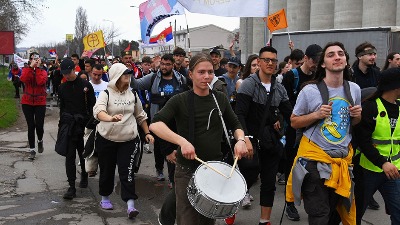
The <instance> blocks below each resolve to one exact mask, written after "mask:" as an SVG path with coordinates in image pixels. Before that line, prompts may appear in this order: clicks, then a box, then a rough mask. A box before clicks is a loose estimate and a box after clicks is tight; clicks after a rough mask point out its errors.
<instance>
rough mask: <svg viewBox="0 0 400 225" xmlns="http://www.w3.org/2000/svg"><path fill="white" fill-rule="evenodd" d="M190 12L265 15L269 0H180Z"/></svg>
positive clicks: (243, 15)
mask: <svg viewBox="0 0 400 225" xmlns="http://www.w3.org/2000/svg"><path fill="white" fill-rule="evenodd" d="M178 2H179V3H181V4H182V5H183V7H185V8H186V9H187V10H188V11H189V12H192V13H202V14H210V15H215V16H227V17H265V16H267V15H268V0H178Z"/></svg>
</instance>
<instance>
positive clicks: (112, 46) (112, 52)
mask: <svg viewBox="0 0 400 225" xmlns="http://www.w3.org/2000/svg"><path fill="white" fill-rule="evenodd" d="M103 21H107V22H111V23H112V27H111V57H112V58H114V21H111V20H106V19H103Z"/></svg>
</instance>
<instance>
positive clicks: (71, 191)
mask: <svg viewBox="0 0 400 225" xmlns="http://www.w3.org/2000/svg"><path fill="white" fill-rule="evenodd" d="M75 197H76V188H75V187H73V186H71V187H69V188H68V190H67V192H65V194H64V196H63V198H64V199H67V200H72V199H73V198H75Z"/></svg>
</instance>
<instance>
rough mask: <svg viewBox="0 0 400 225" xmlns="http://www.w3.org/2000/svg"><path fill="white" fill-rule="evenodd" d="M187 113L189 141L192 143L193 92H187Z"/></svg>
mask: <svg viewBox="0 0 400 225" xmlns="http://www.w3.org/2000/svg"><path fill="white" fill-rule="evenodd" d="M187 101H188V104H187V106H188V113H189V142H190V143H192V144H194V92H193V91H192V90H191V91H189V92H188V98H187Z"/></svg>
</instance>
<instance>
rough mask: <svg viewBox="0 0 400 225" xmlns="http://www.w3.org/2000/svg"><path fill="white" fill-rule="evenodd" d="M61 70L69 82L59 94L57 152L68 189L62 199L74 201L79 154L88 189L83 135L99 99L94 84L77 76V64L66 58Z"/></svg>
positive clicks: (83, 186) (83, 185)
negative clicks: (62, 158) (63, 164)
mask: <svg viewBox="0 0 400 225" xmlns="http://www.w3.org/2000/svg"><path fill="white" fill-rule="evenodd" d="M60 69H61V74H62V75H63V77H64V78H65V80H66V82H64V83H63V84H61V85H60V88H59V91H58V99H59V101H60V121H59V124H58V127H59V130H58V135H57V142H56V151H57V152H58V153H60V152H62V151H63V152H62V155H64V156H65V169H66V173H67V177H68V184H69V188H68V190H67V192H66V193H65V194H64V196H63V198H64V199H68V200H71V199H73V198H74V197H76V188H75V180H76V165H75V159H76V152H78V156H79V161H80V163H81V170H82V172H81V180H80V184H79V187H80V188H86V187H87V186H88V174H87V173H86V170H85V159H84V158H83V156H82V153H83V135H84V129H85V125H86V123H87V122H88V121H89V119H90V118H91V117H92V116H93V106H94V104H95V102H96V97H95V95H94V91H93V87H92V85H91V84H90V83H89V82H88V81H86V80H83V79H81V78H79V77H77V75H76V74H75V64H74V62H73V61H72V60H71V59H68V58H67V59H64V60H63V61H62V62H61V65H60ZM65 131H67V132H65ZM60 154H61V153H60Z"/></svg>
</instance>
